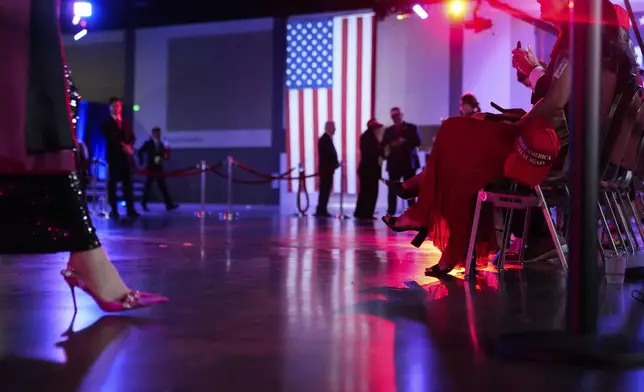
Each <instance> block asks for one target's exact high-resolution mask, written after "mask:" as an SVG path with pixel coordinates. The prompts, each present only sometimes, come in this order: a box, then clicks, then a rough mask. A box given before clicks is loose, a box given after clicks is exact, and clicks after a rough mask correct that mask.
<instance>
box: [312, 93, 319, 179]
mask: <svg viewBox="0 0 644 392" xmlns="http://www.w3.org/2000/svg"><path fill="white" fill-rule="evenodd" d="M319 91H320V90H319V89H313V138H312V139H313V143H314V145H313V164H314V166H313V167H314V169H313V170H314V171H315V169H316V168H317V167H318V146H317V142H318V141H317V138H318V136H319V135H320V113H319V112H320V102H319V100H318V93H319ZM313 183H314V186H315V191H316V192H317V191H318V190H319V189H320V179H319V177H315V178H313ZM311 189H313V188H311Z"/></svg>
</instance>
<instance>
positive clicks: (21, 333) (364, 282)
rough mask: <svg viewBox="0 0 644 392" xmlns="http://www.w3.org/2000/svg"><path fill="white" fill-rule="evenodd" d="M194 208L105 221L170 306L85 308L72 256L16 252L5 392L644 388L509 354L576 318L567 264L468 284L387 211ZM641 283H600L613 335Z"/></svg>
mask: <svg viewBox="0 0 644 392" xmlns="http://www.w3.org/2000/svg"><path fill="white" fill-rule="evenodd" d="M188 210H189V208H183V212H182V210H180V211H177V212H174V213H169V214H166V213H162V212H153V213H151V214H148V215H146V216H144V217H142V218H141V219H139V220H137V221H136V222H133V223H130V224H126V225H118V224H114V223H111V222H107V221H102V220H100V221H97V222H96V226H97V227H98V228H99V231H100V233H101V237H102V238H103V241H104V245H105V247H106V248H107V250H108V253H109V255H110V256H111V258H112V260H113V261H114V263H115V264H116V265H117V267H118V268H119V270H120V271H121V273H122V274H123V275H124V277H125V279H126V281H127V282H128V283H129V284H130V285H131V286H132V287H136V288H140V289H142V290H146V291H152V292H158V293H162V294H166V295H168V296H169V297H170V300H171V301H170V302H169V303H168V304H166V305H162V306H158V307H154V308H149V309H141V310H137V311H134V312H131V313H127V314H124V315H122V316H109V317H105V315H104V314H102V313H101V311H100V310H99V309H98V308H97V307H96V305H95V304H94V303H93V302H92V301H91V300H90V299H89V298H88V297H86V296H84V295H82V294H81V295H80V298H79V306H80V310H79V313H78V315H77V317H76V319H75V322H74V325H73V331H74V332H73V333H67V334H66V336H61V335H62V334H63V333H64V332H65V331H66V329H67V328H68V325H69V323H70V321H71V320H72V316H73V308H72V303H71V300H70V296H69V290H68V288H67V286H66V285H65V284H64V283H63V281H62V279H61V277H60V275H59V271H60V270H61V269H62V267H63V265H64V261H65V259H66V255H62V254H61V255H50V256H29V257H2V258H1V263H0V285H1V287H2V294H1V295H0V342H1V343H0V358H1V359H0V391H12V392H13V391H75V390H80V391H118V392H129V391H230V392H238V391H262V392H272V391H293V392H308V391H311V392H318V391H319V392H393V391H400V392H428V391H437V392H448V391H524V392H529V391H540V392H542V391H545V390H548V391H567V392H572V391H641V390H642V386H641V385H642V383H644V371H640V370H633V371H629V372H624V373H620V372H616V371H591V370H584V369H582V368H580V367H577V368H570V367H561V366H552V365H544V364H525V363H513V362H508V361H504V360H501V359H497V358H496V357H495V356H494V355H492V354H490V352H489V350H488V349H487V348H488V347H489V345H490V344H491V343H492V342H494V341H495V339H496V337H497V336H498V334H500V333H503V332H511V331H524V330H535V329H536V330H539V329H553V328H560V327H562V326H563V323H564V313H565V310H564V303H565V281H564V277H563V274H561V273H560V271H559V270H558V267H557V266H553V265H540V266H531V267H529V268H526V269H525V270H523V271H521V270H518V269H514V270H509V271H507V272H506V273H505V274H504V277H503V278H502V279H500V278H499V276H498V275H497V274H496V273H495V272H493V269H489V271H487V272H484V273H483V274H482V275H481V276H479V278H478V280H477V282H476V283H475V284H473V285H471V286H470V285H469V284H465V283H464V281H463V280H462V279H461V277H460V276H459V275H458V273H456V274H455V276H454V277H453V278H452V279H449V280H448V281H446V282H438V281H437V280H435V279H432V278H426V277H424V276H423V271H424V268H425V267H426V266H428V265H431V264H433V263H434V262H435V260H436V259H437V256H438V253H437V252H436V251H435V250H434V249H432V248H431V247H430V246H427V247H425V248H423V249H422V250H420V251H418V250H416V249H415V248H412V247H411V246H410V245H408V244H407V241H408V240H409V239H410V238H408V237H407V236H405V235H395V234H390V233H388V232H387V230H386V228H385V227H384V225H383V224H381V223H380V222H375V223H374V224H358V223H355V222H354V221H351V220H346V221H340V220H335V219H330V220H326V221H320V220H315V219H313V218H305V219H296V218H292V217H287V216H278V215H277V214H276V213H274V212H271V211H270V210H266V211H262V212H253V211H251V210H247V211H244V212H242V213H241V214H240V217H239V219H238V220H234V221H229V222H226V221H222V220H220V219H219V218H218V216H217V214H212V215H209V216H207V217H206V218H205V219H199V218H196V217H194V216H192V214H190V213H189V211H188ZM637 287H639V284H637V283H627V284H625V285H613V286H605V287H603V288H602V290H601V295H600V297H601V299H600V303H601V312H602V317H601V320H600V327H601V330H602V331H603V332H606V333H609V332H616V331H624V332H625V333H627V334H630V335H632V336H640V335H642V326H641V323H642V319H643V317H644V303H640V302H637V301H635V300H633V299H632V298H631V295H630V292H631V290H632V289H633V288H637Z"/></svg>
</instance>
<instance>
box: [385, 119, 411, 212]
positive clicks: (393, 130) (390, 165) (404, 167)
mask: <svg viewBox="0 0 644 392" xmlns="http://www.w3.org/2000/svg"><path fill="white" fill-rule="evenodd" d="M391 119H392V120H393V122H394V125H392V126H390V127H389V128H387V129H386V130H385V134H384V136H383V138H382V145H383V147H384V148H385V154H386V155H387V173H388V174H389V181H400V179H401V178H402V179H403V180H408V179H410V178H412V177H413V176H414V175H416V170H418V168H419V167H420V160H419V159H418V154H417V153H416V149H417V148H418V146H420V135H419V134H418V127H416V126H415V125H414V124H410V123H408V122H405V121H403V115H402V112H401V111H400V108H397V107H395V108H392V109H391ZM387 196H388V198H387V201H388V208H387V213H388V214H390V215H394V214H395V213H396V204H397V201H398V199H397V196H396V192H395V191H394V190H393V189H392V188H389V194H388V195H387ZM414 202H415V201H414V200H413V199H412V200H409V201H408V204H409V205H412V204H414Z"/></svg>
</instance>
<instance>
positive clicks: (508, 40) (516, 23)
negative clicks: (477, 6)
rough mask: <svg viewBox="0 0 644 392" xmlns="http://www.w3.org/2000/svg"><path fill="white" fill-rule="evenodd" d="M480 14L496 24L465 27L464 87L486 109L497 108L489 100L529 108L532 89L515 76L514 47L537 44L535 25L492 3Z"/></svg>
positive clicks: (508, 106) (511, 106)
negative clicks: (482, 27)
mask: <svg viewBox="0 0 644 392" xmlns="http://www.w3.org/2000/svg"><path fill="white" fill-rule="evenodd" d="M480 15H481V16H483V17H485V18H489V19H492V23H493V27H492V29H490V30H486V31H483V32H480V33H475V32H474V31H472V30H466V31H465V42H464V67H463V68H464V69H463V90H464V92H470V93H473V94H474V95H476V97H477V98H478V100H479V102H480V103H481V109H482V110H483V111H490V112H496V111H495V110H494V109H492V107H491V106H490V101H493V102H496V103H497V104H498V105H500V106H502V107H507V108H524V109H526V110H527V109H529V108H530V106H531V105H530V94H531V92H530V90H529V89H528V88H526V87H524V86H523V85H521V84H520V83H518V82H517V80H516V70H515V69H514V68H512V62H511V56H512V49H514V48H515V47H516V44H517V41H519V40H520V41H521V43H522V46H523V47H527V45H532V46H533V47H534V44H535V28H534V26H532V25H529V24H527V23H525V22H522V21H520V20H518V19H515V18H512V17H510V16H509V15H508V14H506V13H504V12H501V11H499V10H496V9H492V8H491V7H489V6H485V5H484V6H482V7H481V10H480Z"/></svg>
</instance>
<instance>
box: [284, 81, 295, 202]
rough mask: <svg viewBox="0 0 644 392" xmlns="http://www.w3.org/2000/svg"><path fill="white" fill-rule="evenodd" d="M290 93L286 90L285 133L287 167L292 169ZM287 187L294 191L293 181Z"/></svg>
mask: <svg viewBox="0 0 644 392" xmlns="http://www.w3.org/2000/svg"><path fill="white" fill-rule="evenodd" d="M288 93H289V91H288V90H286V94H284V95H285V99H284V101H285V102H284V107H285V108H286V114H285V116H286V126H285V128H286V129H285V132H286V135H285V138H286V168H287V169H290V168H292V167H293V162H291V157H292V153H291V131H290V130H291V124H290V110H289V109H290V107H291V105H290V101H289V99H288ZM287 189H288V191H289V192H293V182H292V181H288V188H287Z"/></svg>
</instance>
